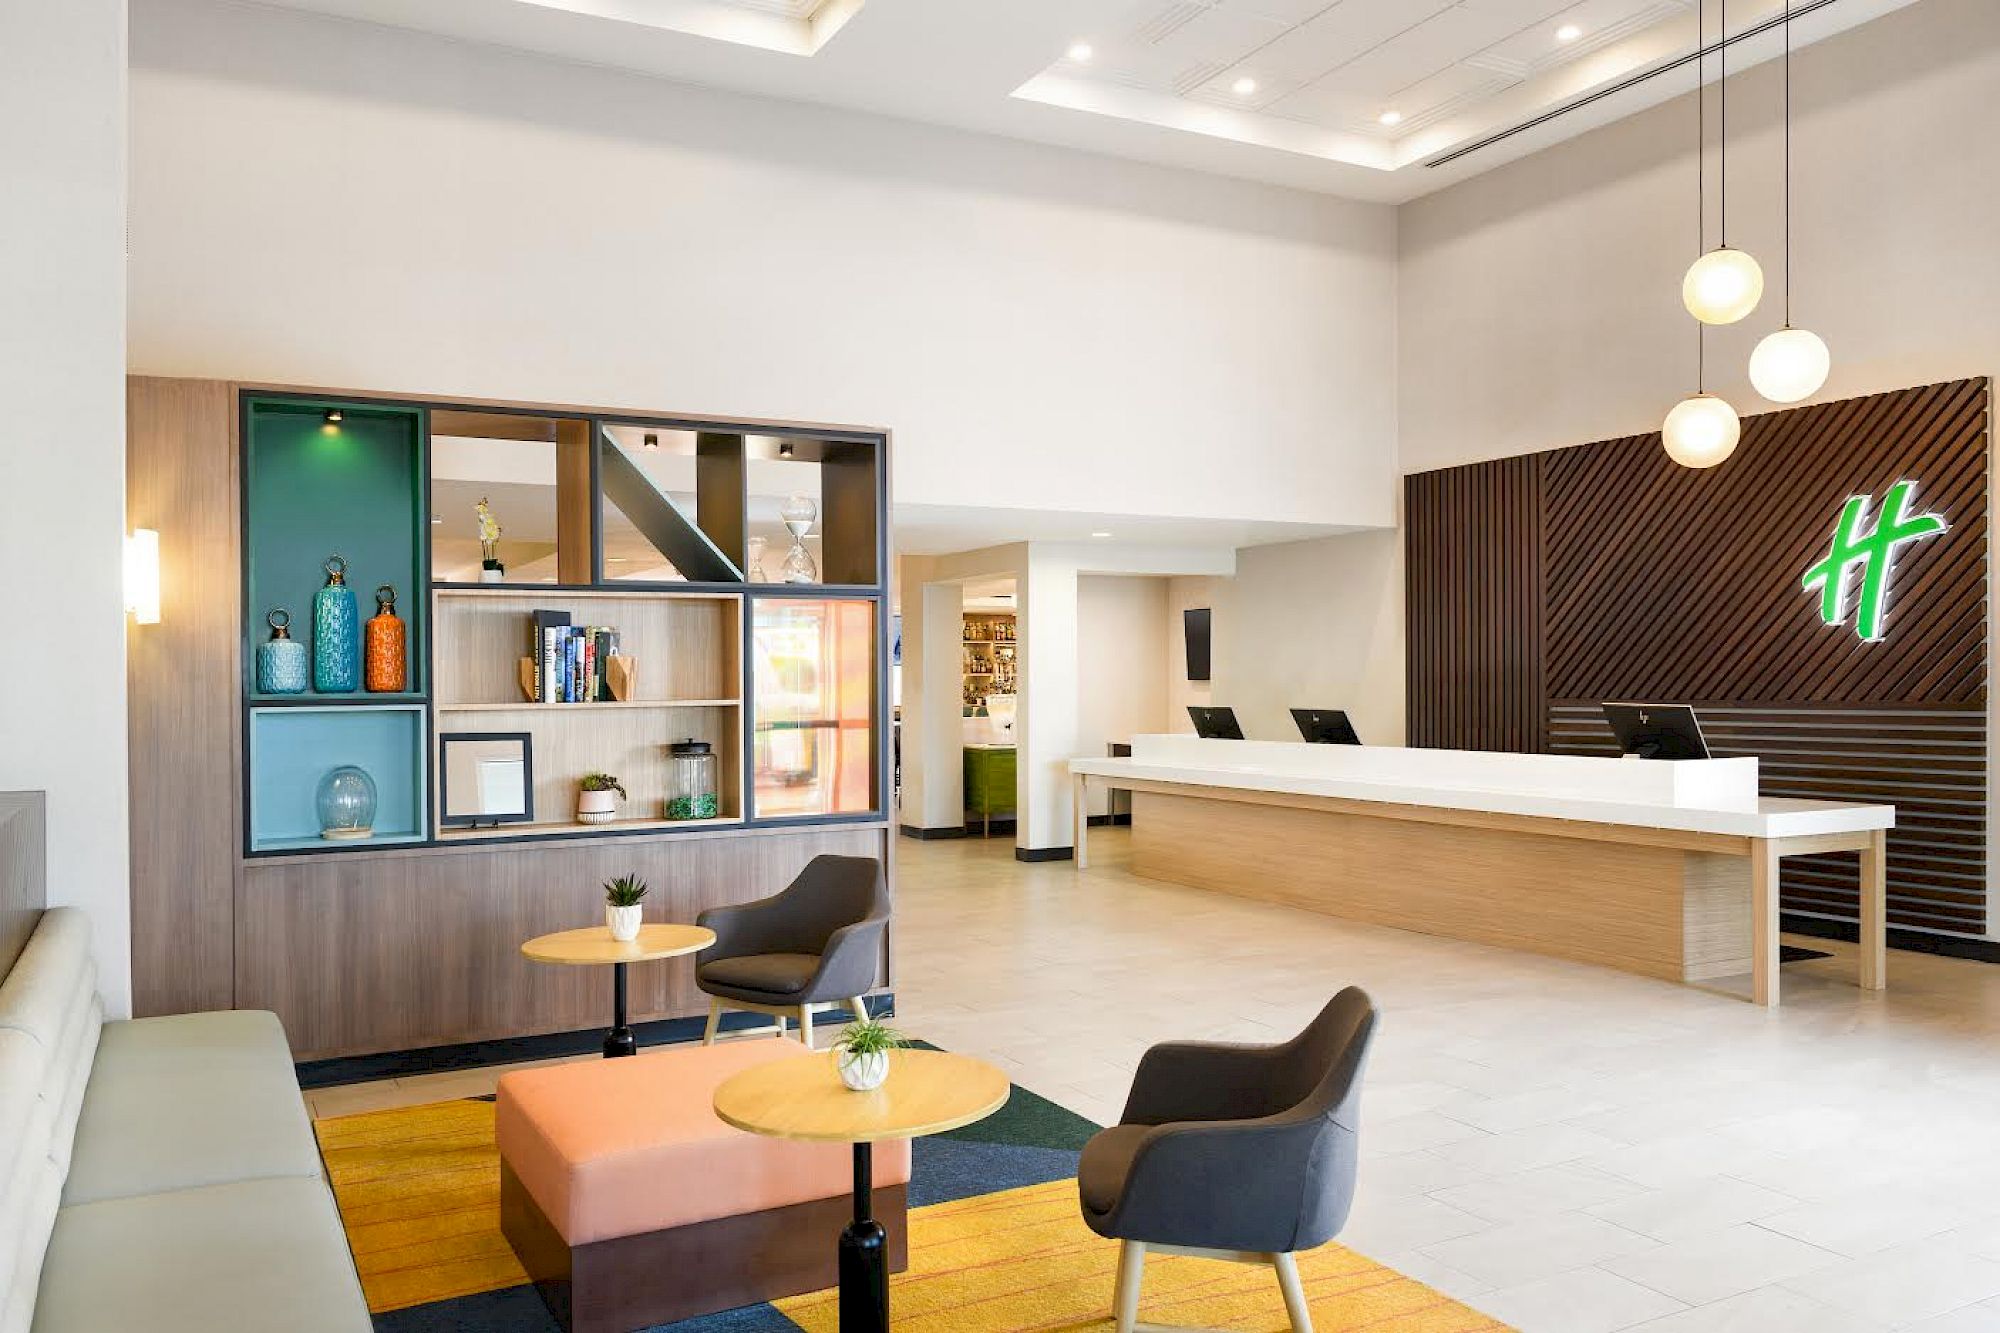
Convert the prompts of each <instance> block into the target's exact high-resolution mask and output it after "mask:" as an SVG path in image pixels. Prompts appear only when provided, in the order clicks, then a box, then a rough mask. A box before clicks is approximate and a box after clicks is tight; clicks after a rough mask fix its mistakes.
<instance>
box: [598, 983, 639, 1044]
mask: <svg viewBox="0 0 2000 1333" xmlns="http://www.w3.org/2000/svg"><path fill="white" fill-rule="evenodd" d="M638 1053H639V1043H638V1041H637V1039H636V1038H634V1037H633V1036H632V1028H631V1026H630V1025H629V1024H628V1023H627V1022H626V1020H625V964H623V963H613V964H612V965H611V1031H610V1032H609V1033H607V1034H605V1038H604V1058H605V1059H607V1060H610V1059H613V1058H615V1057H617V1056H620V1055H637V1054H638Z"/></svg>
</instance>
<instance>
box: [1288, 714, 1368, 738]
mask: <svg viewBox="0 0 2000 1333" xmlns="http://www.w3.org/2000/svg"><path fill="white" fill-rule="evenodd" d="M1292 721H1294V722H1296V723H1298V727H1299V735H1301V736H1303V737H1305V738H1306V739H1307V740H1308V741H1310V742H1312V743H1313V744H1314V745H1359V744H1361V737H1360V736H1358V735H1356V734H1355V731H1354V724H1353V723H1352V722H1349V721H1348V720H1347V714H1346V713H1343V712H1342V711H1341V710H1340V709H1338V708H1294V709H1293V710H1292Z"/></svg>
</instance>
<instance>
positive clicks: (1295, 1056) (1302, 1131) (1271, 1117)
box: [1077, 986, 1375, 1333]
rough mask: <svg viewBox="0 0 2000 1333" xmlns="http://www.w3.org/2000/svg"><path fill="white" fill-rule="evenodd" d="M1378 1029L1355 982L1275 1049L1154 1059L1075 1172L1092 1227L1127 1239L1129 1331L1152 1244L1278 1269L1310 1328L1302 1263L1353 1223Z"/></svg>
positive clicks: (1121, 1267) (1122, 1293)
mask: <svg viewBox="0 0 2000 1333" xmlns="http://www.w3.org/2000/svg"><path fill="white" fill-rule="evenodd" d="M1374 1031H1375V1006H1374V1004H1373V1003H1372V1002H1371V1001H1370V1000H1369V998H1368V996H1367V994H1366V993H1365V992H1364V991H1361V990H1359V989H1358V988H1356V987H1353V986H1350V987H1348V988H1347V989H1346V990H1344V991H1342V992H1340V994H1338V995H1336V996H1334V997H1333V999H1332V1000H1331V1001H1330V1002H1329V1003H1328V1004H1327V1006H1326V1008H1324V1009H1322V1010H1320V1013H1319V1017H1317V1018H1315V1019H1314V1020H1313V1021H1312V1022H1311V1024H1309V1025H1308V1026H1307V1027H1306V1029H1305V1031H1303V1032H1301V1033H1300V1034H1299V1035H1298V1036H1296V1037H1294V1038H1292V1039H1291V1040H1290V1041H1287V1042H1283V1043H1281V1044H1279V1045H1276V1046H1224V1045H1213V1044H1204V1043H1197V1042H1169V1043H1167V1044H1165V1045H1161V1046H1155V1047H1153V1048H1152V1049H1151V1050H1149V1051H1147V1052H1146V1055H1145V1058H1143V1059H1142V1060H1140V1062H1139V1072H1138V1073H1137V1074H1136V1075H1135V1076H1134V1077H1133V1080H1132V1091H1131V1094H1130V1095H1129V1096H1128V1097H1127V1099H1126V1102H1125V1113H1124V1115H1123V1116H1121V1117H1120V1119H1119V1123H1118V1124H1117V1125H1114V1126H1113V1127H1112V1128H1110V1129H1107V1130H1104V1131H1103V1132H1101V1133H1099V1134H1097V1135H1096V1136H1095V1137H1093V1138H1092V1139H1091V1140H1090V1142H1089V1143H1088V1144H1086V1145H1084V1149H1083V1160H1082V1161H1081V1162H1080V1163H1079V1165H1078V1168H1077V1191H1078V1193H1079V1195H1080V1196H1081V1199H1082V1204H1083V1220H1084V1221H1085V1222H1086V1223H1088V1224H1089V1226H1090V1229H1091V1230H1093V1231H1095V1232H1096V1233H1097V1234H1098V1235H1100V1236H1105V1237H1108V1238H1110V1239H1113V1240H1117V1241H1119V1242H1121V1246H1120V1248H1119V1252H1118V1291H1117V1300H1116V1314H1117V1323H1118V1333H1130V1330H1131V1329H1132V1328H1133V1327H1134V1325H1135V1323H1136V1321H1137V1320H1138V1316H1139V1287H1140V1282H1141V1280H1142V1277H1143V1274H1144V1271H1145V1263H1146V1251H1147V1250H1148V1249H1149V1248H1150V1249H1153V1250H1159V1251H1163V1252H1169V1253H1179V1254H1197V1255H1201V1256H1204V1257H1207V1258H1214V1259H1230V1260H1235V1261H1237V1262H1239V1263H1259V1264H1263V1263H1268V1264H1270V1265H1271V1266H1272V1267H1274V1268H1275V1269H1276V1270H1277V1273H1278V1286H1279V1288H1280V1290H1281V1291H1282V1292H1283V1293H1284V1297H1285V1309H1286V1311H1287V1312H1288V1313H1289V1314H1290V1316H1291V1321H1292V1328H1293V1329H1294V1330H1296V1333H1311V1329H1312V1319H1311V1316H1310V1315H1308V1314H1307V1312H1306V1301H1305V1293H1304V1291H1303V1290H1302V1288H1301V1287H1300V1285H1299V1270H1298V1264H1297V1262H1296V1260H1295V1259H1294V1258H1293V1255H1294V1253H1295V1252H1296V1251H1299V1250H1309V1249H1312V1248H1313V1247H1314V1246H1316V1245H1321V1244H1324V1243H1325V1242H1327V1241H1329V1240H1331V1239H1332V1238H1333V1237H1334V1235H1335V1234H1336V1233H1337V1232H1338V1231H1339V1230H1340V1228H1341V1227H1342V1226H1344V1225H1346V1222H1347V1212H1348V1209H1349V1207H1350V1206H1351V1205H1352V1204H1353V1202H1354V1173H1355V1144H1356V1139H1355V1132H1356V1126H1357V1123H1358V1119H1357V1118H1358V1115H1359V1112H1360V1105H1361V1067H1362V1063H1363V1061H1364V1060H1365V1059H1366V1058H1367V1054H1368V1043H1369V1041H1370V1039H1371V1038H1372V1037H1373V1035H1374Z"/></svg>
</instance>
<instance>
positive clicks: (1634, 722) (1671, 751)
mask: <svg viewBox="0 0 2000 1333" xmlns="http://www.w3.org/2000/svg"><path fill="white" fill-rule="evenodd" d="M1604 717H1605V720H1606V721H1608V722H1609V723H1610V724H1611V733H1612V735H1614V736H1616V737H1617V738H1618V748H1619V749H1621V750H1623V751H1624V752H1625V753H1626V754H1629V755H1636V756H1638V757H1639V758H1641V759H1706V758H1708V742H1707V741H1706V740H1705V739H1703V737H1702V734H1701V723H1700V722H1698V721H1696V720H1695V715H1694V709H1692V708H1690V707H1688V706H1687V705H1686V704H1638V703H1632V704H1625V703H1607V704H1605V705H1604Z"/></svg>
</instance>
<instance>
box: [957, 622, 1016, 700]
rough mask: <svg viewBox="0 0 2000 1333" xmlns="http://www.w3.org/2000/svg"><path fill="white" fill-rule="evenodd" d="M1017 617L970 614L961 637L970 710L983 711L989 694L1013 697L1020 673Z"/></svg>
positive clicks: (964, 694)
mask: <svg viewBox="0 0 2000 1333" xmlns="http://www.w3.org/2000/svg"><path fill="white" fill-rule="evenodd" d="M1014 623H1015V622H1014V613H1013V612H1011V611H968V612H966V613H965V629H964V631H963V632H962V634H961V635H960V638H959V644H960V648H959V651H960V652H961V653H962V654H963V655H964V659H965V660H964V662H963V664H962V673H961V680H962V684H961V687H960V689H961V694H962V698H963V703H964V706H965V707H966V708H968V709H970V708H977V707H980V706H981V705H982V704H983V703H984V701H985V698H986V696H987V695H989V694H1012V693H1013V692H1014V680H1015V671H1016V660H1015V640H1014Z"/></svg>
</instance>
